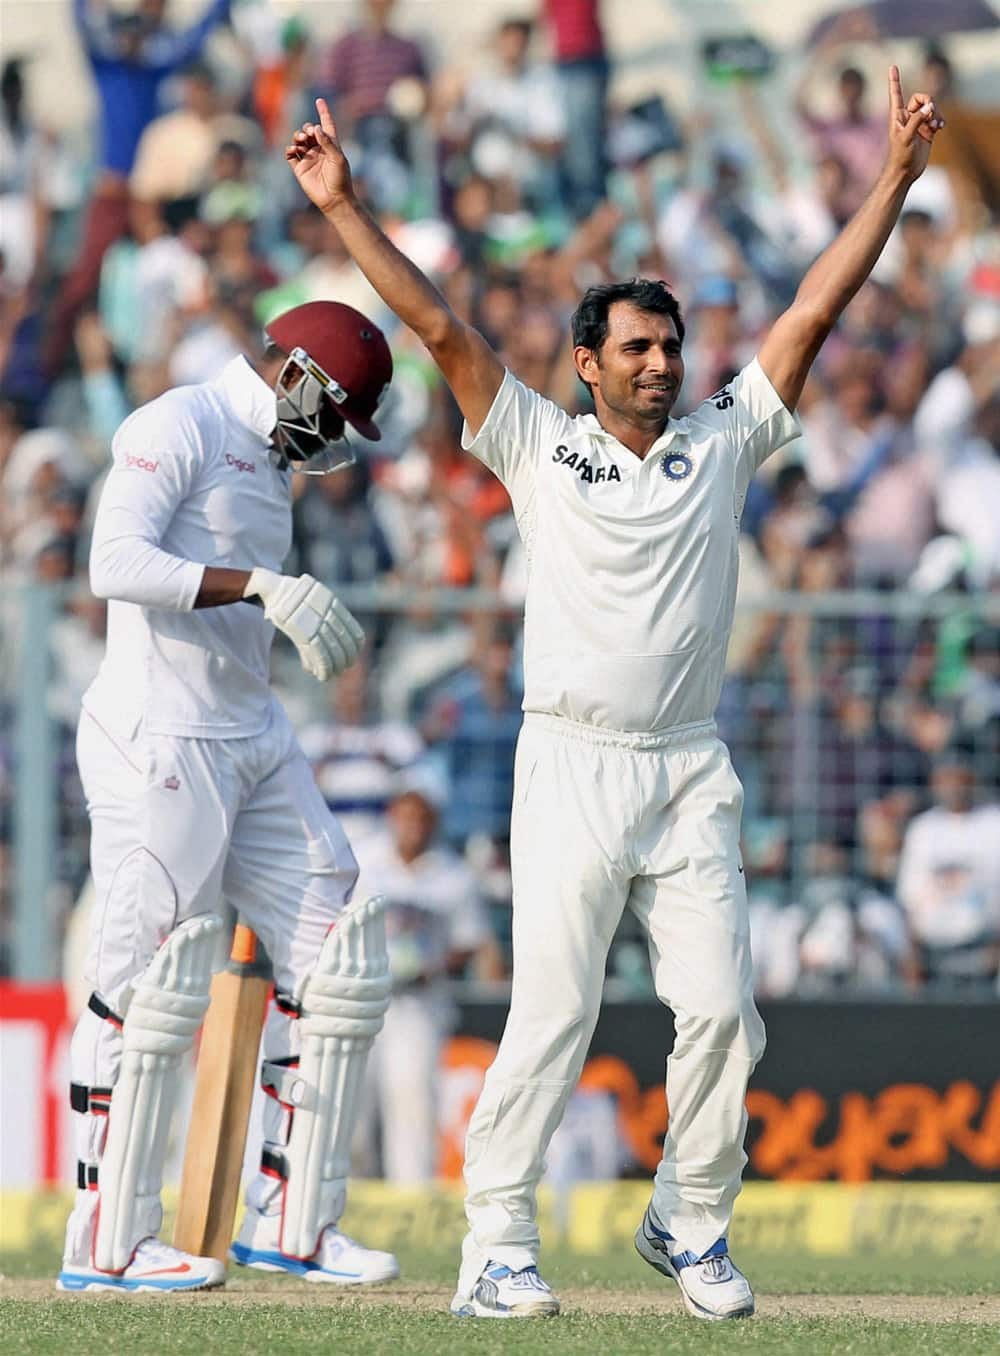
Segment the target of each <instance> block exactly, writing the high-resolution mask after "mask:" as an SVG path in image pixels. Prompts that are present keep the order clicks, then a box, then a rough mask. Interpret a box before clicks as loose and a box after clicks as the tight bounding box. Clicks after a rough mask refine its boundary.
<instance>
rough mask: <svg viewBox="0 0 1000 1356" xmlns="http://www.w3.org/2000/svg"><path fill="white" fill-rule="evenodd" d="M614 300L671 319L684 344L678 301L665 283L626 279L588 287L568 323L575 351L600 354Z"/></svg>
mask: <svg viewBox="0 0 1000 1356" xmlns="http://www.w3.org/2000/svg"><path fill="white" fill-rule="evenodd" d="M616 301H627V302H629V303H631V305H633V306H637V307H638V308H639V310H640V311H651V312H652V313H653V314H654V315H669V316H671V317H672V319H673V322H674V325H675V326H676V327H677V337H678V339H679V340H680V341H681V343H683V342H684V318H683V316H682V315H681V306H680V302H679V301H678V300H677V298H676V297H675V296H674V294H673V292H671V290H670V288H669V287H668V286H667V284H666V283H665V282H663V281H662V279H659V278H629V280H628V281H627V282H618V283H599V284H598V285H597V286H596V287H588V288H587V290H586V292H584V294H583V297H582V298H581V300H580V304H579V306H578V307H577V308H576V310H575V311H574V312H573V318H572V320H571V322H570V324H571V326H572V333H573V347H574V348H589V349H590V350H591V352H592V353H597V352H599V350H600V348H601V346H602V345H603V343H604V341H605V339H607V337H608V312H609V311H610V310H611V307H612V306H613V305H614V303H615V302H616Z"/></svg>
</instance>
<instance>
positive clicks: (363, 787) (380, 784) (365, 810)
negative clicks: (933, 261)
mask: <svg viewBox="0 0 1000 1356" xmlns="http://www.w3.org/2000/svg"><path fill="white" fill-rule="evenodd" d="M375 700H376V697H375V691H374V684H373V683H372V682H371V675H370V668H369V662H368V658H367V656H366V655H365V654H362V655H359V657H358V658H357V660H356V661H355V662H354V663H353V664H352V665H351V667H350V668H349V669H347V670H346V672H344V673H342V674H341V675H340V677H339V678H338V679H337V683H336V686H335V688H334V690H333V697H332V701H331V704H330V716H329V718H328V719H326V720H319V721H316V722H314V723H313V724H310V725H307V726H306V727H305V729H304V730H303V731H302V733H301V734H300V736H299V740H300V742H301V744H302V748H303V750H304V752H305V755H306V757H307V758H308V759H309V762H310V763H311V764H312V769H313V775H314V776H315V778H316V784H317V786H318V787H319V789H320V792H321V794H322V796H323V799H324V800H325V801H326V803H327V805H328V806H329V808H330V811H331V812H332V813H333V814H334V815H336V817H337V819H338V820H339V821H340V825H341V828H342V829H343V830H344V832H345V833H346V834H347V840H348V842H349V843H350V844H351V846H352V847H353V848H354V851H355V854H358V855H359V854H360V845H361V843H362V842H363V841H364V840H365V839H366V838H369V837H370V836H371V835H372V834H374V833H380V832H383V831H384V829H385V816H386V811H387V810H388V808H389V803H390V801H391V800H392V798H393V796H394V794H395V791H396V787H397V784H398V782H399V777H400V774H401V772H402V771H403V770H404V769H405V768H407V767H409V766H410V765H411V764H413V763H415V762H416V761H417V759H418V758H419V757H420V755H421V754H422V753H423V752H424V741H423V740H422V739H421V737H420V734H419V732H418V731H417V730H415V729H414V728H413V726H412V725H407V724H406V723H405V722H404V721H401V720H382V719H380V718H379V716H378V714H377V712H376V711H375V710H374V709H373V707H374V706H375Z"/></svg>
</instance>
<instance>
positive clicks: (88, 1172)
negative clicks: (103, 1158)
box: [76, 1158, 97, 1191]
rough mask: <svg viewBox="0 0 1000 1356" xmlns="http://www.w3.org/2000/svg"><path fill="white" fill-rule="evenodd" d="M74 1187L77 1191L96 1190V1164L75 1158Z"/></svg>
mask: <svg viewBox="0 0 1000 1356" xmlns="http://www.w3.org/2000/svg"><path fill="white" fill-rule="evenodd" d="M76 1187H77V1190H78V1191H96V1190H97V1164H96V1163H84V1161H83V1159H82V1158H78V1159H77V1160H76Z"/></svg>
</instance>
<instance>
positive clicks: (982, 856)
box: [896, 746, 1000, 988]
mask: <svg viewBox="0 0 1000 1356" xmlns="http://www.w3.org/2000/svg"><path fill="white" fill-rule="evenodd" d="M975 786H976V775H975V768H974V766H973V763H972V759H971V756H970V753H969V751H967V750H965V749H963V748H962V747H961V746H953V747H951V748H949V749H946V750H945V751H944V752H942V753H941V754H939V755H938V758H937V760H936V763H935V766H934V771H933V773H932V775H931V790H932V792H933V795H934V800H935V802H936V803H935V804H934V805H933V806H932V808H931V809H929V810H925V811H924V812H923V814H919V815H917V816H916V817H915V818H914V819H912V820H911V821H910V823H909V825H908V826H907V829H906V833H905V836H904V838H903V849H902V853H901V854H900V861H899V878H898V880H897V882H896V891H897V894H898V896H899V901H900V903H901V904H902V906H903V909H904V912H905V914H906V919H907V922H908V924H909V929H910V936H911V939H912V943H913V948H914V953H915V954H914V959H913V964H914V970H915V978H918V979H923V980H924V981H927V982H931V983H934V982H945V983H947V982H951V983H965V984H970V983H971V984H979V985H981V986H983V987H984V988H986V987H988V986H990V985H991V984H994V983H995V982H996V980H997V978H998V977H1000V805H995V804H994V805H977V804H976V803H975V800H974V791H975Z"/></svg>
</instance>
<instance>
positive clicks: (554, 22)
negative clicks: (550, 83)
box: [542, 0, 610, 221]
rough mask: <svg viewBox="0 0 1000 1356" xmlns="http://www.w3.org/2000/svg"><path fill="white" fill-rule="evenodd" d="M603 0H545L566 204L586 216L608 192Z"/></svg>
mask: <svg viewBox="0 0 1000 1356" xmlns="http://www.w3.org/2000/svg"><path fill="white" fill-rule="evenodd" d="M600 9H601V0H544V5H543V9H542V13H543V15H544V18H545V23H546V26H547V28H548V34H549V41H550V43H551V46H552V54H553V57H554V59H555V69H556V75H557V77H558V80H559V89H560V96H561V103H562V108H563V113H564V116H565V124H566V129H565V133H564V135H563V140H562V149H561V152H560V157H559V166H560V169H561V171H562V180H563V185H564V192H565V200H566V206H567V207H568V209H569V211H570V213H571V214H572V216H573V217H574V218H575V219H576V220H577V221H584V220H586V218H587V217H589V216H590V214H591V212H593V210H594V208H595V207H597V206H598V204H599V203H600V202H601V201H602V200H603V199H604V198H605V196H606V183H605V180H606V176H607V159H606V155H605V145H606V141H607V94H608V76H609V73H610V62H609V60H608V51H607V44H606V42H605V38H604V31H603V29H602V27H601V15H600Z"/></svg>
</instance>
